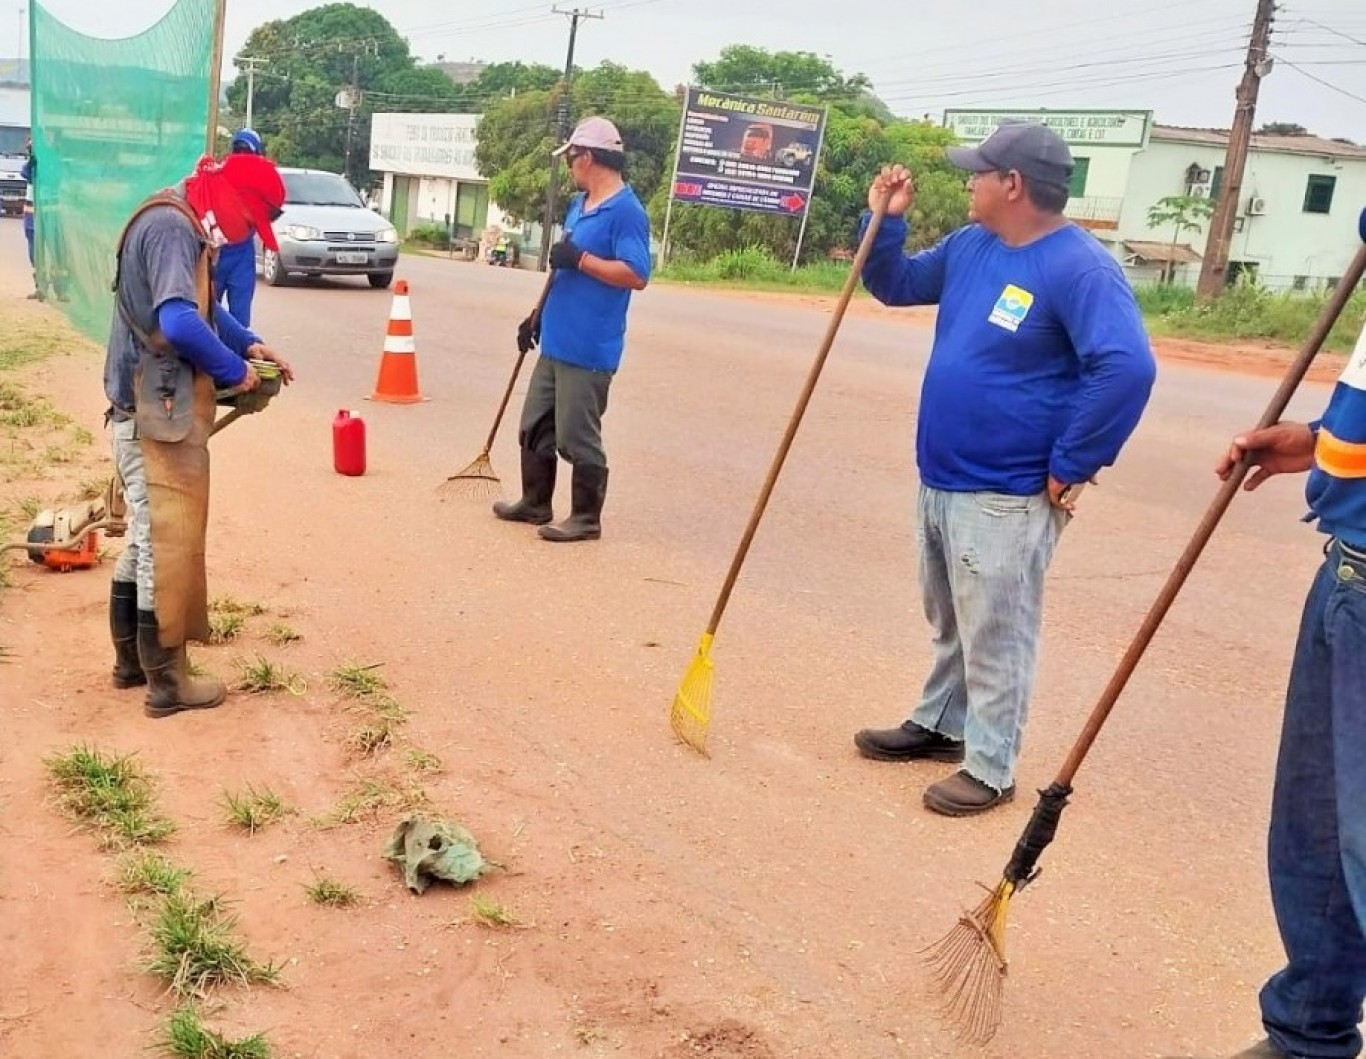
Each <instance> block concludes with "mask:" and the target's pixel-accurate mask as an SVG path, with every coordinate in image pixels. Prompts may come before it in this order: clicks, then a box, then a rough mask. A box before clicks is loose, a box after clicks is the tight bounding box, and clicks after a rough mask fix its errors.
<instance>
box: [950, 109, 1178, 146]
mask: <svg viewBox="0 0 1366 1059" xmlns="http://www.w3.org/2000/svg"><path fill="white" fill-rule="evenodd" d="M1011 121H1034V122H1039V123H1041V124H1044V125H1047V126H1048V127H1049V128H1050V129H1052V130H1053V131H1054V132H1056V133H1057V134H1058V135H1059V136H1061V137H1062V138H1063V140H1065V141H1066V142H1067V144H1068V146H1071V147H1145V146H1147V143H1148V128H1149V126H1150V125H1151V123H1152V111H1150V110H946V111H944V127H945V128H948V129H952V130H953V132H954V134H955V135H957V137H958V139H959V140H960V141H962V142H963V143H981V142H982V141H983V140H985V139H986V138H987V137H988V136H990V135H991V134H992V133H993V132H995V131H996V130H997V129H998V128H999V127H1000V126H1002V125H1004V124H1006V123H1007V122H1011Z"/></svg>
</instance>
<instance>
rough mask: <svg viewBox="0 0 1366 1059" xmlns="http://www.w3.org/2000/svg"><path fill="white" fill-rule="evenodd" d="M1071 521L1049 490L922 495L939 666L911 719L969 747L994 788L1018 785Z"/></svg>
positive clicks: (920, 532) (970, 757) (969, 766)
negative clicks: (1053, 576) (1046, 598)
mask: <svg viewBox="0 0 1366 1059" xmlns="http://www.w3.org/2000/svg"><path fill="white" fill-rule="evenodd" d="M1068 518H1069V516H1068V515H1067V514H1066V513H1065V512H1063V511H1060V510H1058V509H1057V508H1055V507H1053V506H1051V505H1050V504H1049V502H1048V496H1047V494H1045V493H1038V494H1036V495H1034V496H1011V495H1009V494H1006V493H947V492H943V491H941V490H938V489H930V488H928V487H926V486H921V488H920V502H919V512H918V518H917V520H916V521H917V532H916V539H917V542H918V543H919V545H920V585H921V590H922V592H923V594H924V602H925V618H926V620H928V621H929V623H930V627H931V629H932V630H933V633H934V665H933V668H932V669H931V670H930V675H929V678H928V679H927V680H926V681H925V689H924V692H923V693H922V694H921V698H920V705H919V706H917V707H916V708H915V712H914V713H912V714H911V720H912V721H914V722H915V723H916V724H918V725H920V726H921V727H923V728H928V729H929V730H930V731H933V732H938V733H939V734H940V735H944V736H948V737H949V738H950V739H961V740H963V741H964V742H965V744H966V745H965V750H966V758H965V760H964V763H963V767H964V769H966V770H967V772H968V774H969V775H970V776H972V777H973V778H974V779H977V780H980V781H981V782H983V783H985V784H986V785H987V786H989V787H991V788H993V789H994V790H997V791H1003V790H1005V789H1006V788H1008V787H1010V786H1012V785H1013V784H1014V782H1015V761H1016V758H1018V757H1019V754H1020V743H1021V736H1022V734H1023V732H1024V725H1025V719H1026V717H1027V715H1028V713H1029V696H1030V692H1031V691H1032V690H1033V686H1034V663H1035V659H1036V657H1037V654H1038V644H1039V624H1040V618H1041V616H1042V612H1043V583H1044V573H1045V571H1046V570H1047V569H1048V562H1049V560H1050V559H1051V558H1052V557H1053V549H1054V548H1055V547H1056V546H1057V543H1058V537H1059V536H1060V535H1061V533H1062V529H1063V526H1065V525H1066V523H1067V520H1068Z"/></svg>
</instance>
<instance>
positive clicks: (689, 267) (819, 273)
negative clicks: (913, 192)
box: [659, 246, 866, 294]
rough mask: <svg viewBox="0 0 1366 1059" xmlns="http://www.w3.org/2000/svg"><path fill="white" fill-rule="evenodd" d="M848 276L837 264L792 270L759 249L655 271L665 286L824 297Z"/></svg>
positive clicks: (845, 268) (679, 262)
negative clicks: (683, 284)
mask: <svg viewBox="0 0 1366 1059" xmlns="http://www.w3.org/2000/svg"><path fill="white" fill-rule="evenodd" d="M848 275H849V266H848V265H847V264H843V263H841V262H838V261H820V262H816V263H815V264H811V265H803V266H802V267H801V268H798V269H795V270H794V269H793V268H792V262H791V261H779V260H778V258H776V257H775V256H774V255H773V254H772V253H771V252H770V251H768V250H767V249H765V248H763V247H759V246H748V247H743V248H741V249H739V250H729V251H727V252H726V253H724V254H720V255H718V256H717V257H714V258H712V259H711V260H710V261H693V260H686V259H676V260H674V261H670V262H668V263H667V264H666V265H665V266H664V267H663V268H661V269H659V278H660V279H662V280H664V281H666V282H669V281H671V282H674V283H685V284H689V285H693V286H715V287H732V288H739V289H743V290H771V291H813V292H816V293H827V294H838V293H839V292H840V290H841V289H843V287H844V283H845V280H846V279H847V278H848ZM854 291H855V293H856V294H865V293H866V292H864V291H863V289H862V287H855V288H854Z"/></svg>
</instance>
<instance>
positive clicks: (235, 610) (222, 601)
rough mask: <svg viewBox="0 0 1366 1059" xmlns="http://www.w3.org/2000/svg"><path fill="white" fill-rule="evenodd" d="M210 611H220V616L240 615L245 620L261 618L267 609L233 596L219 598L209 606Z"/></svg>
mask: <svg viewBox="0 0 1366 1059" xmlns="http://www.w3.org/2000/svg"><path fill="white" fill-rule="evenodd" d="M209 609H210V610H214V611H218V612H219V613H220V614H240V615H242V617H244V618H255V617H259V616H260V615H262V614H264V613H265V612H266V608H265V607H263V606H261V604H259V603H251V602H245V603H244V602H243V601H242V600H240V599H235V598H233V597H232V596H219V597H218V598H217V599H215V600H214V601H213V602H212V603H210V604H209Z"/></svg>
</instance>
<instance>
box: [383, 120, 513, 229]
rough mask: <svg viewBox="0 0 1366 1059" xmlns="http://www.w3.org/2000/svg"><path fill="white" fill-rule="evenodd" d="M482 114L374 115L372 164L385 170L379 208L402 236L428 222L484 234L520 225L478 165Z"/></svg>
mask: <svg viewBox="0 0 1366 1059" xmlns="http://www.w3.org/2000/svg"><path fill="white" fill-rule="evenodd" d="M478 123H479V115H478V114H375V115H374V116H373V117H372V118H371V122H370V168H371V169H372V170H374V171H375V172H378V173H383V174H384V187H383V190H382V192H381V197H380V204H379V209H380V212H381V213H383V214H384V215H385V216H386V217H388V218H389V219H390V220H391V221H393V223H394V227H395V228H397V229H398V232H399V235H400V237H402V236H404V235H407V234H408V233H409V232H411V231H412V230H413V229H414V228H417V227H419V226H421V225H424V224H436V225H440V226H442V227H451V228H453V229H454V232H455V235H456V237H457V238H462V239H474V240H477V239H480V238H481V237H482V236H483V235H484V233H485V230H486V229H487V228H489V227H490V225H493V226H497V227H499V228H501V229H503V230H504V231H509V230H517V229H518V227H519V226H516V225H513V224H511V223H509V221H508V220H507V218H505V217H504V216H503V211H502V210H500V209H499V208H498V206H497V204H496V203H492V202H490V201H489V189H488V181H487V180H485V179H484V178H483V177H482V176H480V175H479V170H478V169H476V168H475V164H474V146H475V139H474V130H475V128H476V127H477V125H478Z"/></svg>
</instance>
